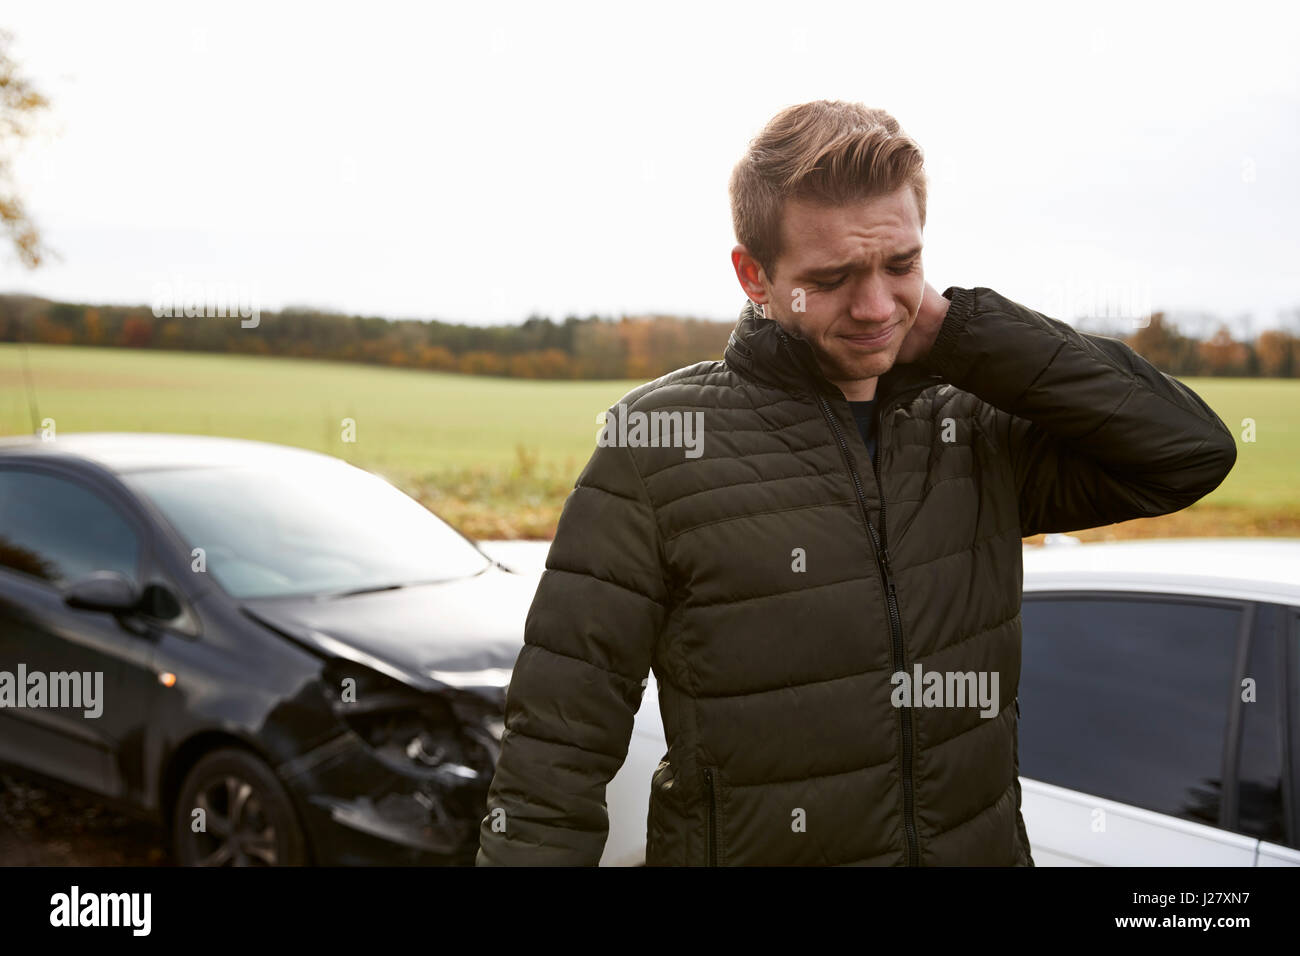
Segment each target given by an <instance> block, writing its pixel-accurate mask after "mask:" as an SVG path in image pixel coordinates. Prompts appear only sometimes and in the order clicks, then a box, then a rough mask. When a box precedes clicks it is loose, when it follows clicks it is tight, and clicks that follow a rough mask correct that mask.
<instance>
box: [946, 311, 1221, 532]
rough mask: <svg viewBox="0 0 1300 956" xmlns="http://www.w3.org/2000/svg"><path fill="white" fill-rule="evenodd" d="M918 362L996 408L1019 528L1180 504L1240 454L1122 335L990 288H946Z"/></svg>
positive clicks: (1103, 520)
mask: <svg viewBox="0 0 1300 956" xmlns="http://www.w3.org/2000/svg"><path fill="white" fill-rule="evenodd" d="M944 297H945V298H947V299H949V300H950V302H951V305H950V306H949V309H948V315H947V317H946V318H945V319H944V323H943V326H942V327H941V328H940V331H939V335H938V338H937V339H936V341H935V344H934V347H933V349H932V350H931V352H930V354H929V356H928V357H927V358H926V359H925V360H924V364H925V365H927V366H928V367H930V368H931V369H932V370H934V371H936V372H938V373H939V374H940V375H941V376H942V377H943V378H944V379H945V380H947V381H949V382H951V383H952V384H953V385H955V386H956V387H957V388H960V389H962V390H963V391H967V392H970V393H972V394H973V395H975V396H976V397H978V398H980V399H981V400H982V401H984V402H986V403H987V404H988V405H990V406H993V409H994V411H993V417H992V422H993V424H992V435H991V437H992V438H993V440H994V441H995V442H996V443H997V444H998V445H999V446H1000V447H1001V449H1002V450H1003V452H1004V453H1005V454H1006V455H1007V456H1008V458H1009V461H1010V466H1011V469H1012V474H1013V476H1014V481H1015V484H1016V488H1017V493H1018V496H1019V503H1020V530H1021V534H1022V535H1024V536H1029V535H1034V534H1039V533H1041V532H1065V531H1077V530H1079V529H1082V528H1095V527H1098V526H1101V525H1107V524H1113V523H1115V522H1118V521H1127V520H1129V519H1131V518H1149V517H1153V516H1156V515H1162V514H1169V513H1170V512H1174V511H1178V510H1180V509H1182V508H1186V507H1187V506H1188V505H1190V504H1192V503H1193V502H1194V501H1197V500H1199V499H1200V498H1203V497H1204V496H1205V495H1207V494H1209V493H1210V492H1211V491H1213V490H1214V489H1215V488H1217V487H1218V486H1219V485H1220V484H1221V483H1222V481H1223V479H1224V478H1226V477H1227V475H1228V472H1230V471H1231V470H1232V466H1233V464H1234V463H1235V462H1236V460H1237V446H1236V442H1235V441H1234V439H1233V435H1232V433H1231V432H1230V431H1229V430H1228V428H1227V426H1226V425H1225V424H1224V423H1223V422H1222V421H1221V420H1220V419H1219V417H1218V416H1217V415H1216V414H1215V413H1214V412H1213V411H1212V410H1211V409H1210V407H1209V406H1208V405H1207V404H1206V403H1205V402H1204V401H1203V400H1202V399H1201V398H1200V396H1198V395H1197V394H1196V393H1195V392H1193V391H1192V390H1191V389H1190V388H1188V387H1187V386H1186V385H1184V384H1183V383H1181V382H1179V381H1178V380H1177V379H1175V378H1173V377H1172V376H1169V375H1166V374H1165V373H1163V372H1161V371H1160V370H1159V369H1157V368H1156V367H1155V366H1153V365H1152V364H1151V363H1149V362H1147V361H1146V360H1145V359H1143V358H1142V357H1141V356H1139V355H1138V354H1137V353H1136V352H1134V351H1133V350H1132V349H1131V348H1129V347H1128V346H1127V345H1125V344H1124V343H1123V342H1121V341H1120V340H1119V339H1114V338H1109V337H1106V336H1101V335H1091V334H1087V333H1082V332H1078V331H1076V330H1075V329H1073V328H1072V327H1070V326H1069V325H1067V324H1066V323H1064V322H1061V321H1059V320H1057V319H1051V318H1048V317H1046V316H1044V315H1042V314H1040V313H1038V312H1035V311H1033V310H1032V309H1029V308H1026V307H1025V306H1022V305H1019V304H1017V303H1015V302H1012V301H1011V300H1010V299H1007V298H1005V297H1004V296H1001V295H999V294H998V293H996V292H994V291H993V290H991V289H986V288H983V287H976V288H974V289H960V288H955V287H950V288H949V289H947V290H945V291H944Z"/></svg>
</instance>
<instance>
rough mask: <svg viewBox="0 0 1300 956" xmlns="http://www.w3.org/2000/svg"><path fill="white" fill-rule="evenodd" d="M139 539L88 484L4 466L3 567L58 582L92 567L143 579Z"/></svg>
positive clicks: (0, 482) (0, 487)
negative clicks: (140, 565) (140, 566)
mask: <svg viewBox="0 0 1300 956" xmlns="http://www.w3.org/2000/svg"><path fill="white" fill-rule="evenodd" d="M139 557H140V539H139V537H138V535H137V534H136V533H135V531H134V530H133V529H132V528H131V525H130V524H129V523H128V522H127V520H126V519H125V518H124V517H123V516H122V515H121V513H120V512H118V511H117V509H116V508H114V507H113V506H112V505H111V504H109V503H108V501H106V500H105V499H104V498H102V497H101V496H100V495H98V494H96V493H95V492H93V491H91V490H90V489H89V488H88V487H86V486H85V485H82V484H80V483H79V482H76V481H71V480H69V479H66V478H60V477H56V476H55V475H50V474H45V473H42V472H36V471H28V470H25V469H16V468H15V469H9V470H4V471H0V567H5V568H8V569H10V570H12V571H21V572H23V573H24V574H30V575H33V576H35V577H38V578H42V579H44V580H46V581H49V582H51V583H54V584H57V585H63V584H66V583H67V582H69V581H72V580H75V579H76V578H79V577H81V576H83V575H86V574H89V573H90V572H91V571H118V572H120V573H122V574H123V575H125V576H126V577H127V578H128V579H129V580H130V581H132V582H136V583H138V577H139V574H138V569H139Z"/></svg>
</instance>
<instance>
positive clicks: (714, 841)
mask: <svg viewBox="0 0 1300 956" xmlns="http://www.w3.org/2000/svg"><path fill="white" fill-rule="evenodd" d="M704 783H705V785H706V786H707V787H708V788H709V848H708V849H709V866H717V865H718V822H717V821H718V811H717V799H716V797H715V796H714V793H713V768H712V767H705V768H704Z"/></svg>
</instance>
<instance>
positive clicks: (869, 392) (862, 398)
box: [831, 376, 880, 402]
mask: <svg viewBox="0 0 1300 956" xmlns="http://www.w3.org/2000/svg"><path fill="white" fill-rule="evenodd" d="M879 380H880V377H879V376H876V377H875V378H862V379H856V380H854V381H850V382H831V384H832V385H834V386H835V387H836V388H838V389H839V390H840V391H841V392H843V393H844V397H845V399H847V400H848V401H850V402H869V401H871V400H872V399H874V398H875V397H876V382H878V381H879Z"/></svg>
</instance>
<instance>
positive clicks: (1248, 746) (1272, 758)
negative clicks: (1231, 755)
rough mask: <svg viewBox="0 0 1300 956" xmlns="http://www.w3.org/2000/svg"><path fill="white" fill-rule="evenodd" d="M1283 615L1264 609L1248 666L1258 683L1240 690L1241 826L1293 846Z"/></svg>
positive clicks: (1248, 674)
mask: <svg viewBox="0 0 1300 956" xmlns="http://www.w3.org/2000/svg"><path fill="white" fill-rule="evenodd" d="M1283 615H1284V611H1283V609H1282V608H1280V607H1277V606H1271V605H1263V606H1261V607H1260V608H1259V611H1258V620H1257V622H1256V625H1255V633H1254V635H1253V636H1252V638H1251V642H1250V656H1249V658H1248V659H1247V662H1246V677H1248V678H1249V679H1250V680H1252V681H1253V682H1254V684H1253V686H1248V687H1246V688H1243V689H1242V690H1240V691H1238V694H1239V695H1240V696H1241V697H1242V705H1241V741H1240V743H1239V745H1238V746H1239V748H1240V750H1239V753H1238V758H1237V760H1238V763H1237V794H1238V796H1237V801H1238V806H1237V813H1238V824H1237V827H1238V829H1239V830H1241V832H1242V833H1249V834H1250V835H1251V836H1257V837H1259V838H1260V839H1262V840H1267V841H1269V842H1270V843H1287V842H1288V840H1287V832H1286V821H1285V818H1284V817H1283V799H1282V768H1283V767H1284V766H1286V762H1285V761H1284V760H1283V756H1282V746H1283V741H1284V740H1285V738H1284V737H1283V735H1282V721H1283V720H1285V719H1286V701H1285V699H1284V698H1283V694H1285V693H1286V680H1285V674H1286V672H1285V670H1284V669H1283V667H1282V666H1281V661H1282V657H1281V656H1280V655H1281V652H1282V640H1283V638H1284V631H1283V629H1284V628H1285V627H1286V618H1285V617H1284V616H1283ZM1250 697H1253V698H1254V699H1253V700H1251V699H1249V698H1250Z"/></svg>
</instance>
